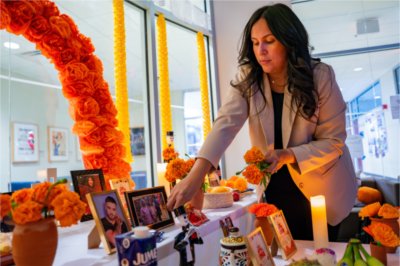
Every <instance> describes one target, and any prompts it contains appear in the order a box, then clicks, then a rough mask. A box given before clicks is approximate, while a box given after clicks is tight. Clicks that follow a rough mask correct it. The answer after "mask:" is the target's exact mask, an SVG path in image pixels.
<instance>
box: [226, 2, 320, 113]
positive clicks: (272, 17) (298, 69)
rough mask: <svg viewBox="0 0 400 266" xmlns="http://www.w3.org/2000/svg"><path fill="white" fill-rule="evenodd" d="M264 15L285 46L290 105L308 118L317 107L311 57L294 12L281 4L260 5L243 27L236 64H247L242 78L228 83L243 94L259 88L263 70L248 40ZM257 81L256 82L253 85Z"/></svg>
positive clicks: (306, 40) (277, 37)
mask: <svg viewBox="0 0 400 266" xmlns="http://www.w3.org/2000/svg"><path fill="white" fill-rule="evenodd" d="M261 18H263V19H265V20H266V22H267V23H268V27H269V29H270V30H271V32H272V34H273V35H274V36H275V38H276V39H277V40H279V42H281V43H282V45H283V46H284V47H285V48H286V52H287V58H288V66H287V72H288V73H287V75H288V84H289V87H288V88H289V91H290V93H292V95H293V98H292V103H291V104H292V105H293V104H295V105H296V106H297V107H298V110H300V113H301V115H302V116H303V117H305V118H307V119H310V118H311V117H312V116H313V114H314V112H315V110H316V108H317V97H318V94H317V91H316V90H315V89H314V81H313V68H312V63H311V61H312V58H311V55H310V52H309V44H308V34H307V31H306V29H305V28H304V26H303V24H302V23H301V21H300V20H299V18H298V17H297V16H296V14H295V13H294V12H293V11H292V10H291V9H290V8H289V7H288V6H286V5H284V4H275V5H271V6H264V7H261V8H259V9H258V10H256V11H255V12H254V14H253V15H252V16H251V18H250V19H249V21H248V22H247V24H246V27H245V28H244V30H243V34H242V40H241V46H240V52H239V56H238V63H239V66H248V67H249V69H250V71H249V73H248V74H247V76H246V77H245V78H244V80H240V81H238V82H237V83H234V82H232V81H231V85H232V86H233V87H235V88H237V89H239V90H240V91H241V92H242V94H243V96H245V97H248V98H250V97H251V96H252V95H254V94H255V93H257V91H258V90H260V92H261V94H262V95H263V98H264V103H266V99H265V95H264V92H263V90H262V89H260V88H262V84H263V83H262V80H263V70H262V68H261V66H260V65H259V63H258V62H257V59H256V56H255V54H254V51H253V43H252V41H251V29H252V28H253V25H254V24H255V23H256V22H257V21H258V20H260V19H261ZM254 85H257V86H254Z"/></svg>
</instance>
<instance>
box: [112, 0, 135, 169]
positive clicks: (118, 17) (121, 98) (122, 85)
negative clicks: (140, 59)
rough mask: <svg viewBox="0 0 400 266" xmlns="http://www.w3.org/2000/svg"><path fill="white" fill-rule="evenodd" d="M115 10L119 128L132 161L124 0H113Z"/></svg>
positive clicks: (116, 93)
mask: <svg viewBox="0 0 400 266" xmlns="http://www.w3.org/2000/svg"><path fill="white" fill-rule="evenodd" d="M113 10H114V75H115V95H116V98H117V100H116V105H117V110H118V114H117V120H118V128H119V129H120V130H121V131H122V133H123V134H124V142H123V144H124V146H125V149H126V154H125V161H127V162H132V161H133V157H132V153H131V145H130V140H129V139H130V135H129V105H128V85H127V81H126V45H125V19H124V18H125V15H124V1H123V0H113Z"/></svg>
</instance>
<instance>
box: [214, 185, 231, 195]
mask: <svg viewBox="0 0 400 266" xmlns="http://www.w3.org/2000/svg"><path fill="white" fill-rule="evenodd" d="M230 191H231V189H230V188H229V187H223V186H219V187H213V188H212V190H211V191H210V192H209V193H211V194H215V193H226V192H230Z"/></svg>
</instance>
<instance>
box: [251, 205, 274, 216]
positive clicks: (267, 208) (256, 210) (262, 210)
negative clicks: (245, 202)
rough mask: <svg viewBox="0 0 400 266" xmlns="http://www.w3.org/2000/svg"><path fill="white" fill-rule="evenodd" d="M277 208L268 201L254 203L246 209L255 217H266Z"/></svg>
mask: <svg viewBox="0 0 400 266" xmlns="http://www.w3.org/2000/svg"><path fill="white" fill-rule="evenodd" d="M278 210H279V209H278V208H277V207H276V206H275V205H274V204H269V203H255V204H253V205H251V206H250V207H249V208H248V211H249V212H250V213H252V214H255V216H256V217H267V216H269V215H271V214H273V213H275V212H277V211H278Z"/></svg>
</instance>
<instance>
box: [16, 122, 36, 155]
mask: <svg viewBox="0 0 400 266" xmlns="http://www.w3.org/2000/svg"><path fill="white" fill-rule="evenodd" d="M11 131H12V132H11V142H12V145H11V146H12V161H13V163H24V162H38V161H39V131H38V126H37V125H36V124H30V123H22V122H21V123H20V122H14V123H12V126H11Z"/></svg>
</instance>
